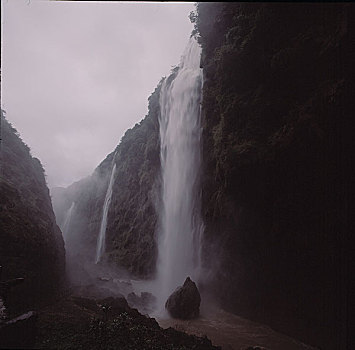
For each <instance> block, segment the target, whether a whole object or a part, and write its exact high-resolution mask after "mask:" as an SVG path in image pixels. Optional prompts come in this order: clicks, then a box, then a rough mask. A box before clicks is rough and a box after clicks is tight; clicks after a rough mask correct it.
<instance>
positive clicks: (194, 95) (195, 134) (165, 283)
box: [157, 37, 203, 304]
mask: <svg viewBox="0 0 355 350" xmlns="http://www.w3.org/2000/svg"><path fill="white" fill-rule="evenodd" d="M200 55H201V48H200V47H199V45H198V43H197V42H196V40H195V38H193V37H192V38H190V40H189V43H188V45H187V47H186V49H185V52H184V54H183V56H182V58H181V62H180V65H179V69H178V70H177V72H176V73H175V75H172V76H170V77H169V78H166V79H165V80H164V82H163V84H162V87H161V93H160V110H161V116H160V120H159V123H160V142H161V150H160V158H161V167H162V193H161V196H162V208H161V211H160V214H159V223H160V229H159V230H160V232H159V238H158V265H157V274H158V277H157V282H158V285H159V292H158V299H159V303H160V304H162V303H165V300H166V299H167V297H168V296H169V294H170V293H171V292H172V291H173V290H174V289H175V288H176V287H177V286H179V285H182V284H183V282H184V280H185V279H186V277H187V276H190V277H191V278H192V279H194V280H195V281H196V280H198V272H199V268H200V245H201V242H200V239H201V235H202V231H203V223H202V219H201V215H200V186H199V177H200V176H199V172H200V163H201V159H200V157H201V155H200V153H201V150H200V138H201V125H200V102H201V89H202V69H201V68H200ZM159 294H160V295H159Z"/></svg>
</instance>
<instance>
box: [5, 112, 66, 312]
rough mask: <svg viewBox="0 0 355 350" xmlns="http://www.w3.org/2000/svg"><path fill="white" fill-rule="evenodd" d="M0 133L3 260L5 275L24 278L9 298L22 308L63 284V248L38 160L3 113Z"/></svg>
mask: <svg viewBox="0 0 355 350" xmlns="http://www.w3.org/2000/svg"><path fill="white" fill-rule="evenodd" d="M1 137H2V141H1V142H2V143H1V154H0V157H1V170H0V192H1V199H0V265H1V266H2V267H3V269H2V279H3V280H5V281H6V280H9V279H13V278H17V277H23V278H24V279H25V280H24V282H23V284H22V285H20V286H18V287H16V288H14V289H12V290H11V293H9V294H8V297H7V304H8V307H9V311H10V312H20V311H24V310H25V309H26V308H30V307H33V305H34V304H36V303H37V302H39V301H42V300H44V299H46V298H49V297H50V296H52V295H53V294H55V292H56V291H58V290H59V289H60V287H61V286H62V283H63V282H64V271H65V252H64V244H63V239H62V235H61V231H60V229H59V227H58V226H57V225H56V221H55V217H54V213H53V209H52V204H51V199H50V196H49V190H48V188H47V185H46V181H45V177H44V171H43V168H42V165H41V163H40V161H39V160H38V159H37V158H33V157H32V156H31V155H30V150H29V148H28V147H27V146H26V145H25V144H24V143H23V142H22V140H21V139H20V137H19V135H18V133H17V131H16V130H15V129H14V128H12V126H11V125H10V124H9V123H8V122H7V120H6V119H5V118H3V117H1Z"/></svg>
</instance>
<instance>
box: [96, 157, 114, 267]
mask: <svg viewBox="0 0 355 350" xmlns="http://www.w3.org/2000/svg"><path fill="white" fill-rule="evenodd" d="M115 173H116V164H115V163H114V165H113V167H112V172H111V178H110V182H109V185H108V188H107V192H106V196H105V202H104V206H103V209H102V219H101V225H100V233H99V236H98V239H97V248H96V260H95V263H96V264H97V263H98V262H99V261H100V260H101V258H102V255H103V254H104V252H105V245H106V226H107V213H108V210H109V208H110V203H111V196H112V185H113V181H114V178H115Z"/></svg>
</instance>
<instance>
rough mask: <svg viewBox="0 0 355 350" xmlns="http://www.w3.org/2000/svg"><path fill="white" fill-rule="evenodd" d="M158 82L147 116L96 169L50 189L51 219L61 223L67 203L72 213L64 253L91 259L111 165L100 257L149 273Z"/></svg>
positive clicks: (153, 252)
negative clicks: (109, 190)
mask: <svg viewBox="0 0 355 350" xmlns="http://www.w3.org/2000/svg"><path fill="white" fill-rule="evenodd" d="M159 93H160V84H159V85H158V87H157V88H156V89H155V91H154V92H153V93H152V95H151V96H150V97H149V99H148V100H149V106H148V114H147V115H146V117H145V118H144V119H143V120H142V121H141V122H140V123H137V124H136V125H135V126H134V127H133V128H132V129H129V130H127V131H126V133H125V135H124V136H123V137H122V139H121V141H120V143H119V145H118V146H117V147H116V149H115V150H114V151H113V152H112V153H110V154H109V155H108V156H107V157H106V159H105V160H103V161H102V162H101V164H99V165H98V167H97V168H96V169H95V171H94V173H93V174H92V175H91V176H89V177H87V178H85V179H82V180H80V181H79V182H77V183H74V184H72V185H71V186H69V187H68V188H66V189H60V188H57V189H55V190H54V191H52V195H53V206H54V209H55V213H56V217H57V219H58V221H59V222H60V223H62V222H63V219H64V217H65V213H66V211H67V210H68V209H69V208H70V206H71V204H72V202H75V210H74V213H73V216H72V222H71V231H72V232H73V233H74V235H75V237H70V238H69V239H72V242H71V241H69V242H67V244H66V246H67V253H68V254H69V255H70V247H71V246H75V247H76V248H77V249H75V251H74V253H73V256H74V258H76V257H77V251H80V252H81V255H82V256H81V257H80V259H82V260H85V259H88V260H90V261H91V260H93V259H94V258H93V257H94V256H95V249H96V243H97V235H98V233H99V231H100V223H101V217H102V206H103V203H104V199H105V194H106V190H107V185H108V182H109V179H110V175H111V171H112V164H113V161H114V162H115V163H116V176H115V179H114V182H113V187H112V197H111V204H110V208H109V211H108V216H107V229H106V254H105V255H104V259H103V260H105V259H107V260H109V261H110V262H111V263H114V264H115V265H116V266H117V265H118V266H120V267H123V268H126V269H127V270H129V271H130V272H131V273H133V274H134V275H137V276H147V275H149V274H152V273H153V272H154V269H155V261H156V255H157V248H156V242H155V238H154V235H155V230H156V222H157V216H156V211H155V205H156V203H157V198H156V196H157V193H158V191H157V190H156V187H157V185H158V184H157V182H156V179H157V178H158V174H159V169H160V158H159V152H160V141H159V122H158V118H159V113H160V108H159Z"/></svg>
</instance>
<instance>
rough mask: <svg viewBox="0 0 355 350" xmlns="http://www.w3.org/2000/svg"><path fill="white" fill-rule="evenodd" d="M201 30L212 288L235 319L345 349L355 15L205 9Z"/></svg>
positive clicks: (290, 7) (348, 10) (345, 8)
mask: <svg viewBox="0 0 355 350" xmlns="http://www.w3.org/2000/svg"><path fill="white" fill-rule="evenodd" d="M194 20H195V29H196V31H197V32H198V33H199V35H200V39H199V40H200V43H201V44H202V49H203V54H202V66H203V68H204V78H205V80H204V90H203V105H202V111H203V112H202V113H203V116H202V118H203V149H204V151H203V159H204V169H203V199H202V205H203V210H204V218H205V223H206V232H205V237H206V240H207V241H208V243H207V242H206V247H207V252H208V253H207V254H206V256H207V257H208V260H207V259H206V263H207V264H208V263H209V262H211V261H212V263H209V265H210V268H211V269H212V270H214V271H215V278H214V279H213V283H211V284H210V286H209V288H212V289H213V288H214V289H215V294H216V295H217V296H218V297H219V299H220V300H221V302H222V304H223V305H224V307H226V308H227V309H229V310H234V312H236V313H237V314H240V315H244V316H247V317H250V318H252V319H256V320H259V321H262V322H265V323H267V324H270V325H272V326H274V327H275V328H277V329H279V330H281V331H283V332H286V333H289V334H292V335H293V336H296V337H299V338H300V339H303V340H304V341H307V342H309V343H311V344H313V345H317V346H321V347H322V348H323V347H324V348H325V349H333V348H337V349H338V348H339V349H340V348H345V347H346V346H345V343H344V342H345V341H346V337H345V334H346V328H345V327H346V307H347V305H346V288H345V281H346V280H345V279H346V271H345V270H346V251H345V250H346V248H345V246H346V244H347V243H346V242H347V231H346V215H347V213H346V197H347V192H346V176H347V175H346V172H345V165H346V155H347V154H348V153H347V152H349V150H348V149H347V147H348V146H347V142H348V139H346V136H347V135H349V134H348V133H347V128H348V127H349V126H348V124H347V123H348V121H349V120H350V118H349V114H350V111H351V108H350V104H349V97H350V96H349V94H348V91H350V84H352V83H351V82H352V80H351V79H352V78H351V62H352V61H353V59H354V57H353V56H354V47H353V43H354V40H353V38H354V32H353V27H352V26H351V23H353V22H354V7H353V6H352V5H350V6H349V5H346V4H342V5H341V4H251V3H249V4H240V3H228V4H226V3H199V4H198V7H197V17H195V18H194ZM208 247H210V248H208ZM211 247H212V248H211ZM205 252H206V251H205ZM216 252H218V253H216ZM211 255H214V256H215V258H214V259H211Z"/></svg>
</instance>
